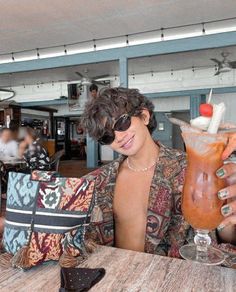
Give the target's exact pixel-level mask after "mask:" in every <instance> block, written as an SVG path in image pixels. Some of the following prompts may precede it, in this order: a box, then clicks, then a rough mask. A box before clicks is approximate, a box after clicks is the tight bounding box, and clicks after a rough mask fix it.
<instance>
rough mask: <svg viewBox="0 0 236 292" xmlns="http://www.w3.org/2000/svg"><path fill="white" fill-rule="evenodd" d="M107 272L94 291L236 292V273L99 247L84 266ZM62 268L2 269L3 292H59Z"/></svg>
mask: <svg viewBox="0 0 236 292" xmlns="http://www.w3.org/2000/svg"><path fill="white" fill-rule="evenodd" d="M82 266H83V267H89V268H99V267H103V268H105V269H106V275H105V277H104V278H103V279H102V280H101V281H100V282H99V283H98V284H96V285H95V286H94V287H93V288H92V289H91V290H90V291H91V292H121V291H122V292H138V291H141V292H149V291H150V292H154V291H158V292H162V291H163V292H164V291H165V292H171V291H173V292H179V291H181V292H235V291H236V270H234V269H228V268H223V267H218V266H204V265H201V264H198V263H194V262H190V261H184V260H179V259H173V258H167V257H161V256H158V255H152V254H145V253H139V252H134V251H128V250H121V249H117V248H110V247H99V248H98V250H97V252H95V253H94V254H93V255H92V256H91V257H90V258H89V259H88V261H87V262H86V263H83V265H81V267H82ZM59 271H60V268H59V266H58V265H57V264H54V263H48V264H47V265H41V266H39V267H36V268H33V269H31V270H29V271H27V272H23V271H21V270H17V269H13V268H9V269H3V268H1V267H0V291H1V292H9V291H11V292H38V291H40V292H47V291H50V292H58V288H59V285H60V277H59Z"/></svg>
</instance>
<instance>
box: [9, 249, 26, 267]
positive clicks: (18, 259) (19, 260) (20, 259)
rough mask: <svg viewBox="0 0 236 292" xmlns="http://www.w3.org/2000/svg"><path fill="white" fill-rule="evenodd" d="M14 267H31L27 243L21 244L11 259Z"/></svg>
mask: <svg viewBox="0 0 236 292" xmlns="http://www.w3.org/2000/svg"><path fill="white" fill-rule="evenodd" d="M11 264H12V266H13V267H14V268H21V269H24V270H25V269H29V268H30V267H31V264H30V261H29V245H24V246H22V247H21V248H20V249H19V250H18V251H17V253H16V254H15V255H14V256H13V258H12V259H11Z"/></svg>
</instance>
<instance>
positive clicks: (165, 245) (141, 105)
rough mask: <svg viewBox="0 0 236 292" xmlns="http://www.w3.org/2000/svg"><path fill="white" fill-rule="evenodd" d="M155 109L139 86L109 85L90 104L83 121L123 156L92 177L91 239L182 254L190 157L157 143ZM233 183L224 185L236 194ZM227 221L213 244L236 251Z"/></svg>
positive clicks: (230, 170) (188, 235) (187, 233)
mask: <svg viewBox="0 0 236 292" xmlns="http://www.w3.org/2000/svg"><path fill="white" fill-rule="evenodd" d="M153 110H154V106H153V104H152V103H151V101H149V100H148V99H147V98H146V97H145V96H143V95H142V94H140V93H139V91H138V90H135V89H125V88H111V89H106V90H104V91H103V92H102V93H100V95H99V98H97V99H93V100H91V101H90V102H89V103H88V104H87V105H86V108H85V112H84V118H83V124H84V126H85V128H86V129H87V131H88V133H89V135H90V136H91V137H93V138H94V139H95V140H97V141H98V142H100V143H101V144H107V145H110V147H111V148H112V149H113V150H115V151H117V152H119V153H120V154H122V155H121V156H120V158H118V159H117V160H115V161H113V162H112V163H110V164H109V165H106V166H104V167H102V168H100V169H99V170H97V171H95V172H94V173H91V174H90V175H88V177H90V178H91V179H95V190H94V194H95V201H96V204H95V206H94V208H93V212H92V224H91V226H90V227H89V229H88V231H87V233H86V238H91V239H93V240H94V241H95V242H97V243H98V244H102V245H112V246H116V247H119V248H124V249H131V250H135V251H142V252H148V253H153V254H160V255H167V256H172V257H180V255H179V248H180V247H181V246H182V245H184V244H186V243H187V242H188V241H191V240H193V232H192V229H191V227H190V226H189V224H188V223H187V222H186V221H185V220H184V218H183V216H182V213H181V192H182V188H183V184H184V176H185V168H186V158H185V154H184V153H182V152H180V151H178V150H174V149H170V148H168V147H166V146H164V145H162V144H161V143H159V142H155V141H153V139H152V136H151V134H152V132H153V131H154V130H155V128H156V120H155V116H154V113H153ZM231 146H232V145H231ZM228 154H229V153H228ZM225 167H227V169H226V168H225V170H226V174H225V176H231V177H233V176H235V173H236V167H235V165H233V164H228V165H226V166H225ZM233 183H235V180H233V181H232V182H231V184H232V185H231V186H230V187H228V188H226V189H225V190H226V191H227V192H228V197H233V196H235V195H236V185H234V184H233ZM235 205H236V204H235V203H229V207H230V210H231V212H229V213H228V214H224V216H226V217H227V219H226V220H228V221H227V224H229V223H233V224H235V223H236V222H234V220H232V218H234V217H236V216H235V215H233V214H234V213H236V208H235V207H236V206H235ZM229 218H231V219H229ZM203 220H204V218H203ZM225 222H226V221H224V222H223V223H222V224H221V227H225V228H223V229H222V228H221V231H218V232H217V234H216V232H213V233H212V237H213V239H214V243H215V245H217V246H218V247H219V248H221V249H223V250H224V251H230V252H231V253H235V254H236V246H234V244H235V243H236V238H235V237H236V236H235V232H234V230H235V229H234V228H235V225H233V224H229V225H227V226H224V224H225ZM221 242H227V243H228V244H221Z"/></svg>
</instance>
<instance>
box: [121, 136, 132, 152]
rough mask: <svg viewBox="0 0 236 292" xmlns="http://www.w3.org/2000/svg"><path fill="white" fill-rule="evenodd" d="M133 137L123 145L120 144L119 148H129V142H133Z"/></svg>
mask: <svg viewBox="0 0 236 292" xmlns="http://www.w3.org/2000/svg"><path fill="white" fill-rule="evenodd" d="M133 138H134V136H132V137H131V138H130V139H129V140H127V141H126V142H125V143H123V144H122V146H121V148H124V149H126V148H129V146H130V145H131V142H132V141H133Z"/></svg>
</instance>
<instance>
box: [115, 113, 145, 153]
mask: <svg viewBox="0 0 236 292" xmlns="http://www.w3.org/2000/svg"><path fill="white" fill-rule="evenodd" d="M148 121H149V114H148V117H146V121H145V119H144V118H143V117H132V118H131V125H130V127H129V128H128V129H127V130H126V131H124V132H120V131H115V140H114V141H113V143H112V144H111V145H110V147H111V148H112V149H113V150H114V151H116V152H118V153H121V154H123V155H126V156H132V155H135V154H136V153H138V151H139V150H140V149H141V148H142V147H143V145H144V143H145V141H146V139H147V137H150V133H149V131H148V128H147V124H148Z"/></svg>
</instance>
